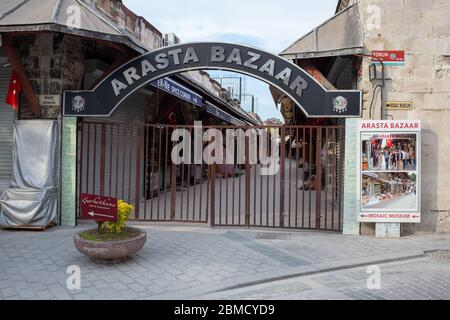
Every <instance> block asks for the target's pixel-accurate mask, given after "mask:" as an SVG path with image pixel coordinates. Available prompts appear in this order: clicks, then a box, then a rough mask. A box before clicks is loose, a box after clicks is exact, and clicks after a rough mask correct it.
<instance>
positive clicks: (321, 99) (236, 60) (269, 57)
mask: <svg viewBox="0 0 450 320" xmlns="http://www.w3.org/2000/svg"><path fill="white" fill-rule="evenodd" d="M202 69H207V70H226V71H234V72H238V73H242V74H246V75H249V76H252V77H254V78H257V79H259V80H261V81H264V82H266V83H268V84H269V85H271V86H273V87H275V88H277V89H278V90H280V91H281V92H283V93H284V94H285V95H286V96H288V97H289V98H290V99H292V100H293V101H294V102H295V104H296V105H297V106H298V107H299V108H300V109H302V110H303V112H304V113H305V115H306V116H308V117H316V118H323V117H332V118H347V117H360V116H361V106H362V94H361V91H357V90H333V91H329V90H327V89H326V88H325V87H323V86H322V85H321V84H320V83H319V82H318V81H317V80H316V79H314V77H313V76H311V75H310V74H309V73H308V72H306V71H305V70H303V69H302V68H300V67H299V66H297V65H295V64H293V63H292V62H290V61H288V60H286V59H284V58H282V57H280V56H278V55H275V54H271V53H269V52H265V51H262V50H259V49H255V48H251V47H248V46H243V45H238V44H232V43H209V42H203V43H186V44H178V45H174V46H168V47H162V48H158V49H156V50H153V51H151V52H148V53H146V54H144V55H142V56H140V57H137V58H134V59H132V60H130V61H129V62H127V63H125V64H124V65H122V66H120V67H119V68H117V69H116V70H115V71H113V72H112V73H111V74H110V75H109V76H108V77H106V78H105V79H103V80H102V81H101V82H100V83H99V84H98V85H97V86H96V87H95V88H94V89H93V90H85V91H65V92H64V108H63V110H64V116H72V117H109V116H111V114H112V113H113V112H114V110H115V109H116V108H117V107H118V106H119V105H120V103H121V102H122V101H124V100H125V99H126V98H127V97H128V96H129V95H131V94H132V93H134V92H136V91H137V90H139V89H140V88H142V87H145V86H148V84H149V83H152V82H153V81H156V80H158V79H163V78H165V77H168V76H170V75H173V74H177V73H180V72H186V71H192V70H202Z"/></svg>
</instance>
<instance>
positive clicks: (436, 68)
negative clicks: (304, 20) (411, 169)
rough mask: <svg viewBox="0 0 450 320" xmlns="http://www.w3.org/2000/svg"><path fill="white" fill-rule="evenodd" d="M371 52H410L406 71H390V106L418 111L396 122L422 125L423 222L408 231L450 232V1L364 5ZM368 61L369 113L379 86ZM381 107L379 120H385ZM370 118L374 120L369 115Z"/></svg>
mask: <svg viewBox="0 0 450 320" xmlns="http://www.w3.org/2000/svg"><path fill="white" fill-rule="evenodd" d="M358 3H359V10H360V14H361V18H362V23H363V33H364V44H365V51H366V53H367V54H370V53H371V51H372V50H405V51H406V66H405V67H388V68H387V73H386V77H387V78H388V80H387V88H386V100H387V101H412V102H413V110H412V111H388V114H389V115H390V116H389V117H388V118H389V119H391V118H393V119H395V120H398V119H420V120H422V123H423V128H424V130H423V138H422V215H423V222H422V224H420V225H417V226H411V225H408V226H404V227H405V229H409V230H415V231H424V232H450V193H449V190H450V161H449V160H448V157H449V154H450V19H449V17H450V1H448V0H359V1H358ZM369 64H370V60H369V59H364V62H363V65H362V68H363V72H362V79H361V80H360V81H359V85H358V86H359V89H361V90H364V92H365V94H364V106H365V107H366V109H367V107H368V105H369V104H370V100H371V98H372V96H371V94H372V90H373V87H374V85H375V82H370V81H369V73H368V68H369ZM380 110H381V108H380V101H379V100H378V101H376V108H375V119H380ZM364 118H366V119H367V118H369V114H368V110H365V112H364Z"/></svg>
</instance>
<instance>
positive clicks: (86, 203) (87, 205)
mask: <svg viewBox="0 0 450 320" xmlns="http://www.w3.org/2000/svg"><path fill="white" fill-rule="evenodd" d="M80 201H81V217H82V218H83V219H85V220H94V221H96V222H97V223H98V224H99V227H100V226H101V225H102V224H103V223H104V222H117V199H116V198H110V197H102V196H98V195H93V194H86V193H83V194H82V195H81V196H80Z"/></svg>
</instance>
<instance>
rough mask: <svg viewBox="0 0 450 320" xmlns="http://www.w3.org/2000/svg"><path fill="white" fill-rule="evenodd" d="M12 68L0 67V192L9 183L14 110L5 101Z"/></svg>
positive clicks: (8, 185)
mask: <svg viewBox="0 0 450 320" xmlns="http://www.w3.org/2000/svg"><path fill="white" fill-rule="evenodd" d="M11 72H12V69H11V68H10V67H8V68H2V67H0V194H1V193H3V191H5V189H7V188H9V187H10V185H11V173H12V144H13V132H14V126H13V121H14V119H15V118H16V113H15V112H14V110H13V109H12V108H11V107H10V106H9V105H7V104H6V103H5V98H6V94H7V91H8V86H9V81H10V79H11Z"/></svg>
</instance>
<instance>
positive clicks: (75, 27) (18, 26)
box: [0, 0, 146, 53]
mask: <svg viewBox="0 0 450 320" xmlns="http://www.w3.org/2000/svg"><path fill="white" fill-rule="evenodd" d="M77 10H79V12H78V11H77ZM78 13H79V18H80V19H79V21H78V20H77V19H76V18H75V16H74V18H73V19H70V15H71V14H72V15H75V14H77V15H78ZM26 31H54V32H62V33H68V34H74V35H78V36H85V37H90V38H95V39H101V40H105V41H112V42H118V43H122V44H125V45H127V46H129V47H130V48H132V49H134V50H136V51H137V52H140V53H144V52H145V51H146V48H144V46H143V45H142V44H141V43H140V42H139V41H138V39H136V38H135V37H134V35H133V34H132V33H131V32H128V31H126V30H125V28H119V27H118V26H117V25H116V24H115V23H114V22H113V21H111V20H110V19H109V18H108V17H106V16H105V15H102V14H101V13H100V12H98V11H97V10H95V9H94V8H91V7H90V6H89V5H88V4H86V3H85V2H83V1H81V0H2V1H1V3H0V32H26Z"/></svg>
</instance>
